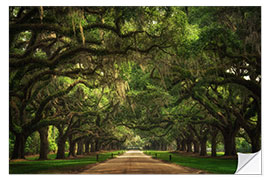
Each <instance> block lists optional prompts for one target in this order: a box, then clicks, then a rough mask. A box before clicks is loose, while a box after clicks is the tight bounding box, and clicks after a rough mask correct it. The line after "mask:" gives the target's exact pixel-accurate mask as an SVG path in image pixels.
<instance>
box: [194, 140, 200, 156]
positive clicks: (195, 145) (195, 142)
mask: <svg viewBox="0 0 270 180" xmlns="http://www.w3.org/2000/svg"><path fill="white" fill-rule="evenodd" d="M193 145H194V153H199V151H200V147H199V143H198V141H196V140H194V141H193Z"/></svg>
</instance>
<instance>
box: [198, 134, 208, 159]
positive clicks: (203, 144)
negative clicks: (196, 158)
mask: <svg viewBox="0 0 270 180" xmlns="http://www.w3.org/2000/svg"><path fill="white" fill-rule="evenodd" d="M206 142H207V138H203V139H201V140H200V144H201V151H200V156H206V154H207V152H206Z"/></svg>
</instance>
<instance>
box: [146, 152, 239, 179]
mask: <svg viewBox="0 0 270 180" xmlns="http://www.w3.org/2000/svg"><path fill="white" fill-rule="evenodd" d="M144 152H145V153H147V154H148V155H149V154H150V153H151V156H152V157H153V158H155V157H157V158H158V159H161V160H165V161H169V162H172V163H175V164H178V165H181V166H186V167H191V168H196V169H200V170H204V171H207V172H209V173H214V174H234V173H235V171H236V168H237V159H223V158H212V157H191V156H184V155H181V154H177V153H170V152H168V151H144ZM169 155H171V161H170V160H169V158H170V157H169ZM219 155H220V154H219Z"/></svg>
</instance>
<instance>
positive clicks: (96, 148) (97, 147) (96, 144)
mask: <svg viewBox="0 0 270 180" xmlns="http://www.w3.org/2000/svg"><path fill="white" fill-rule="evenodd" d="M99 148H100V143H99V140H98V139H97V140H96V141H95V151H99Z"/></svg>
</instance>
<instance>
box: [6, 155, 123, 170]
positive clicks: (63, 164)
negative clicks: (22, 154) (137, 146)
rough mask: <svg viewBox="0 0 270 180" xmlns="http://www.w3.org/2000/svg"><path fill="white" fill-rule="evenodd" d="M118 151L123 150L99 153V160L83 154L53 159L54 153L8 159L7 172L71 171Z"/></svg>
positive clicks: (102, 159) (106, 157)
mask: <svg viewBox="0 0 270 180" xmlns="http://www.w3.org/2000/svg"><path fill="white" fill-rule="evenodd" d="M112 153H113V154H114V157H116V156H117V155H118V153H120V154H122V153H123V151H113V152H107V153H100V154H99V160H98V161H97V160H96V156H95V155H92V156H84V157H80V158H74V159H55V157H56V156H55V155H54V154H51V155H49V157H48V158H49V160H41V161H40V160H36V159H37V157H30V158H27V159H26V160H25V161H18V162H16V161H10V162H9V173H10V174H40V173H42V174H50V172H54V173H72V172H77V171H78V170H80V169H81V168H84V167H86V166H87V165H89V164H94V163H98V162H102V161H105V160H107V159H110V158H111V157H112V155H111V154H112Z"/></svg>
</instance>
